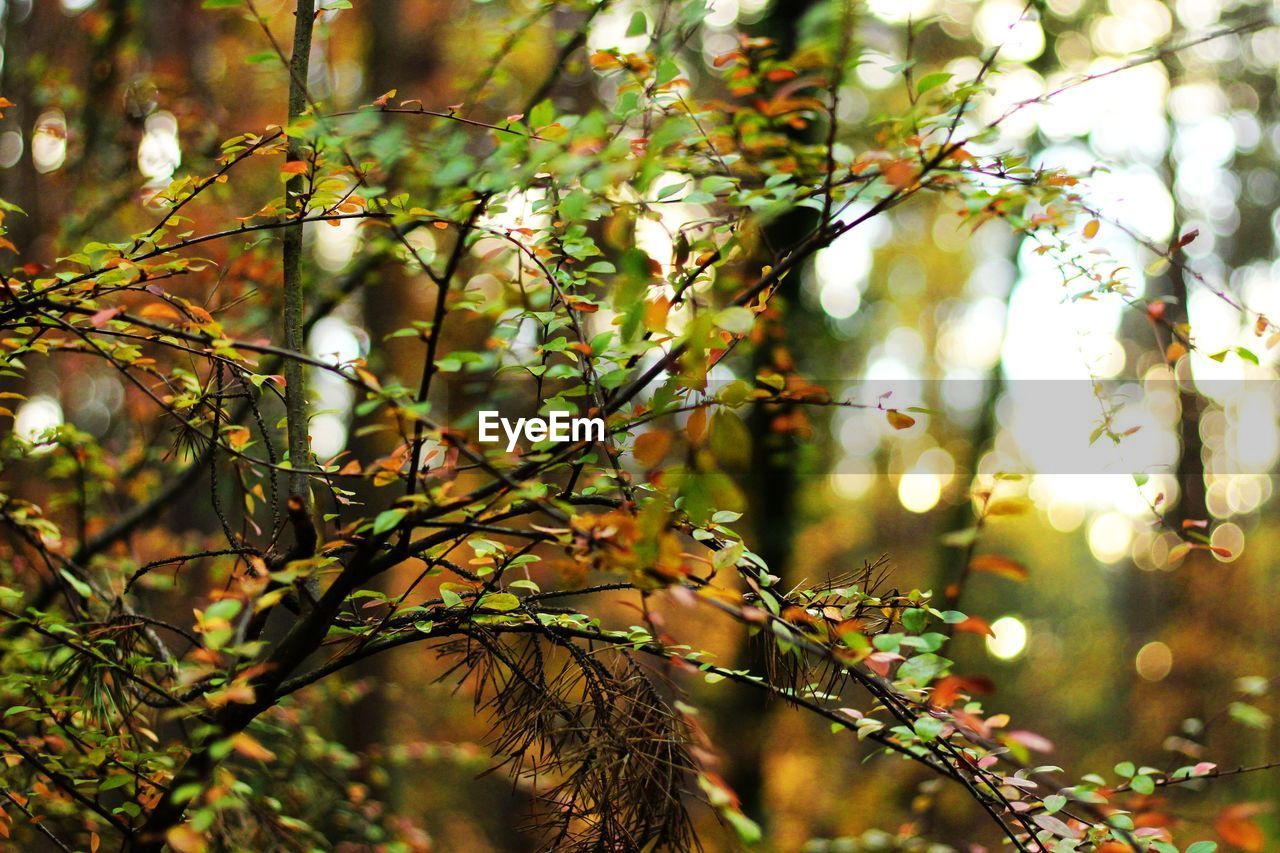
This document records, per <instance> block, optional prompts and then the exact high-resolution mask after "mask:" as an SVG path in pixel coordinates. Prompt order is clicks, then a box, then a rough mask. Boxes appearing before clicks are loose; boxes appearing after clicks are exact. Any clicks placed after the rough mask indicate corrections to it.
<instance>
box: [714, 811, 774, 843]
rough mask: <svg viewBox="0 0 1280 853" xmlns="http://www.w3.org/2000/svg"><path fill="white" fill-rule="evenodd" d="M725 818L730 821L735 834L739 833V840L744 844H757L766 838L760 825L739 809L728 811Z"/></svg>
mask: <svg viewBox="0 0 1280 853" xmlns="http://www.w3.org/2000/svg"><path fill="white" fill-rule="evenodd" d="M724 818H725V820H727V821H729V824H730V825H731V826H732V827H733V830H734V832H736V833H738V839H739V840H740V841H741V842H742V843H743V844H757V843H759V841H760V839H761V838H763V837H764V833H763V832H762V831H761V830H760V824H758V823H756V822H755V821H754V820H752V819H751V818H749V817H747V816H746V815H744V814H743V813H742V812H740V811H738V810H737V809H726V810H725V812H724Z"/></svg>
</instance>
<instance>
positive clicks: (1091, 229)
mask: <svg viewBox="0 0 1280 853" xmlns="http://www.w3.org/2000/svg"><path fill="white" fill-rule="evenodd" d="M1101 227H1102V223H1101V222H1099V221H1098V220H1096V219H1090V220H1089V221H1088V222H1086V223H1085V224H1084V231H1083V233H1084V238H1085V239H1086V240H1092V239H1093V238H1094V237H1097V236H1098V229H1099V228H1101Z"/></svg>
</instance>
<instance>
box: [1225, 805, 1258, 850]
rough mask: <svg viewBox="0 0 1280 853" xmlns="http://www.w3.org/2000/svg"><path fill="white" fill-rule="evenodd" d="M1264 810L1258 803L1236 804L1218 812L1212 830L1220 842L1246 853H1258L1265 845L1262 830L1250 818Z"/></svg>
mask: <svg viewBox="0 0 1280 853" xmlns="http://www.w3.org/2000/svg"><path fill="white" fill-rule="evenodd" d="M1264 810H1265V806H1263V805H1261V804H1259V803H1237V804H1236V805H1234V806H1227V807H1226V808H1225V809H1223V810H1222V811H1220V812H1218V817H1217V819H1215V820H1214V822H1213V828H1214V830H1216V831H1217V833H1218V835H1220V836H1221V837H1222V840H1223V841H1225V842H1227V843H1228V844H1230V845H1232V846H1233V847H1239V848H1240V849H1241V850H1245V851H1248V853H1260V851H1261V850H1262V849H1263V845H1264V844H1266V837H1265V836H1264V835H1263V834H1262V828H1261V827H1260V826H1258V825H1257V824H1256V823H1254V822H1253V821H1252V820H1250V818H1252V817H1253V816H1254V815H1256V814H1258V813H1259V812H1262V811H1264Z"/></svg>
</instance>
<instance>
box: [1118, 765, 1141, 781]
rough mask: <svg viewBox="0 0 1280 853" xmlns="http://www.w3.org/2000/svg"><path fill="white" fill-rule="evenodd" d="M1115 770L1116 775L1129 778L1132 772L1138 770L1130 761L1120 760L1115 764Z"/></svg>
mask: <svg viewBox="0 0 1280 853" xmlns="http://www.w3.org/2000/svg"><path fill="white" fill-rule="evenodd" d="M1115 771H1116V775H1117V776H1123V777H1124V778H1125V779H1131V778H1132V777H1133V774H1134V773H1136V772H1138V770H1137V768H1136V767H1134V766H1133V762H1132V761H1121V762H1120V763H1119V764H1117V765H1116V767H1115Z"/></svg>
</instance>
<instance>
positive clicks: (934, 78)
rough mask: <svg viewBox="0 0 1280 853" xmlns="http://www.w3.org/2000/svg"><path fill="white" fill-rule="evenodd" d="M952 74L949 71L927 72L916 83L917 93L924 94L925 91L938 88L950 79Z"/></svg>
mask: <svg viewBox="0 0 1280 853" xmlns="http://www.w3.org/2000/svg"><path fill="white" fill-rule="evenodd" d="M952 76H953V75H952V74H951V73H950V72H949V71H935V72H933V73H932V74H926V75H924V76H923V77H921V78H920V81H919V82H918V83H916V94H917V95H923V94H924V93H925V92H928V91H930V90H932V89H936V88H938V87H939V86H941V85H942V84H943V83H946V82H947V81H948V80H950V79H951V78H952Z"/></svg>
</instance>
